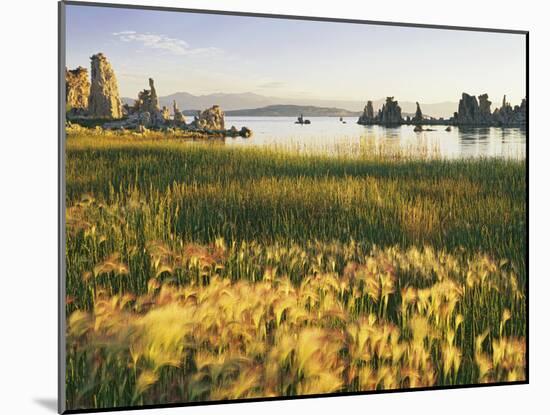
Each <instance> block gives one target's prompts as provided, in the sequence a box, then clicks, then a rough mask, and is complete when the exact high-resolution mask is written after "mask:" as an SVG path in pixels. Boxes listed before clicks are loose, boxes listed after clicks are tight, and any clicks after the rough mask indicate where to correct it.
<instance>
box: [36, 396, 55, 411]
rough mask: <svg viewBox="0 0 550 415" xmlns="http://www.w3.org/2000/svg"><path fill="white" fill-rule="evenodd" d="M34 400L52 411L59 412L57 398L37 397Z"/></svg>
mask: <svg viewBox="0 0 550 415" xmlns="http://www.w3.org/2000/svg"><path fill="white" fill-rule="evenodd" d="M34 402H35V403H36V404H38V405H40V406H41V407H43V408H46V409H48V410H49V411H51V412H54V413H57V399H55V398H35V399H34Z"/></svg>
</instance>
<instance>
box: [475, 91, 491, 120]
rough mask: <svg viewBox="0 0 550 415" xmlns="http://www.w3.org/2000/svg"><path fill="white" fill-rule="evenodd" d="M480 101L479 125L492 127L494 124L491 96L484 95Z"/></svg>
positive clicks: (479, 97)
mask: <svg viewBox="0 0 550 415" xmlns="http://www.w3.org/2000/svg"><path fill="white" fill-rule="evenodd" d="M478 99H479V123H478V124H480V125H490V124H491V123H492V114H491V104H492V102H491V101H489V95H487V94H482V95H480V96H478Z"/></svg>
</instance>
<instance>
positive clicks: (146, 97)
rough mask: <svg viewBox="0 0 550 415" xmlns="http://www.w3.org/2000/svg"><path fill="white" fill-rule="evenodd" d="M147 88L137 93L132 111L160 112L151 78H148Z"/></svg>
mask: <svg viewBox="0 0 550 415" xmlns="http://www.w3.org/2000/svg"><path fill="white" fill-rule="evenodd" d="M149 88H150V89H144V90H143V91H140V92H139V93H138V98H137V99H136V100H135V102H134V107H133V110H134V111H136V112H149V113H154V112H156V111H160V104H159V99H158V96H157V91H156V90H155V82H154V80H153V78H149Z"/></svg>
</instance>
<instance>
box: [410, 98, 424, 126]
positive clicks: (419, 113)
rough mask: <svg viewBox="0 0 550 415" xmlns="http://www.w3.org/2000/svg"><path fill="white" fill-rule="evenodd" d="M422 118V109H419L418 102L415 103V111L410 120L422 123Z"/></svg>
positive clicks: (414, 122)
mask: <svg viewBox="0 0 550 415" xmlns="http://www.w3.org/2000/svg"><path fill="white" fill-rule="evenodd" d="M423 119H424V116H423V115H422V110H421V109H420V104H419V103H418V102H417V103H416V112H415V114H414V117H412V119H411V122H412V123H413V124H422V120H423Z"/></svg>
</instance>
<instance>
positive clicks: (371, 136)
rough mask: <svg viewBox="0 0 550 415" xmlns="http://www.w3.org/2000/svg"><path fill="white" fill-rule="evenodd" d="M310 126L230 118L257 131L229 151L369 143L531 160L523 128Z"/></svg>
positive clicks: (348, 147) (340, 148)
mask: <svg viewBox="0 0 550 415" xmlns="http://www.w3.org/2000/svg"><path fill="white" fill-rule="evenodd" d="M308 118H309V119H310V120H311V124H310V125H299V124H294V121H295V119H294V118H292V117H226V126H228V127H229V126H231V125H235V126H236V127H237V128H240V127H241V126H247V127H248V128H250V129H252V131H253V136H252V137H251V138H249V139H244V138H226V139H225V142H226V144H229V145H245V146H277V147H285V148H288V147H289V148H294V149H298V150H300V151H306V152H316V151H322V152H330V153H334V154H341V153H343V152H348V153H353V152H355V151H358V149H360V148H365V146H368V145H369V144H368V143H376V144H383V145H384V146H385V147H388V146H389V147H395V148H399V149H402V150H404V151H406V152H410V151H412V150H414V151H417V150H418V149H422V150H423V152H427V153H430V154H433V153H434V152H435V153H436V154H437V155H439V156H441V157H445V158H462V157H478V156H484V157H506V158H525V153H526V132H525V129H522V128H497V127H452V130H451V131H450V132H447V131H445V126H442V125H437V126H430V128H432V129H434V130H436V131H425V132H421V133H415V132H414V131H413V128H414V127H413V126H407V125H404V126H399V127H391V128H390V127H382V126H378V125H371V126H362V125H358V124H357V123H356V121H357V118H356V117H345V118H344V119H343V120H344V121H345V123H343V122H340V121H339V118H338V117H308Z"/></svg>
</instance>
